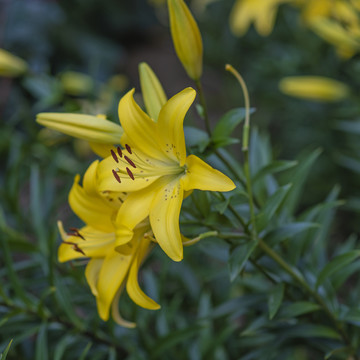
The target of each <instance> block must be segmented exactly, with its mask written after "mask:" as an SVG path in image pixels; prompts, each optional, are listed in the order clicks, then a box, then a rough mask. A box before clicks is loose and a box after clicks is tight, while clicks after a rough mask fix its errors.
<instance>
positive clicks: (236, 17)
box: [230, 0, 252, 36]
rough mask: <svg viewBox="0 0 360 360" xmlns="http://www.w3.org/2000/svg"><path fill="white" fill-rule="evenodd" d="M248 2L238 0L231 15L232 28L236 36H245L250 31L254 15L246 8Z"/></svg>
mask: <svg viewBox="0 0 360 360" xmlns="http://www.w3.org/2000/svg"><path fill="white" fill-rule="evenodd" d="M247 2H248V1H247ZM247 2H246V1H244V0H236V2H235V5H234V7H233V9H232V10H231V13H230V28H231V30H232V32H233V33H234V34H235V35H236V36H243V35H244V34H245V33H246V32H247V31H248V29H249V26H250V24H251V21H252V13H251V12H249V10H250V9H248V8H246V3H247Z"/></svg>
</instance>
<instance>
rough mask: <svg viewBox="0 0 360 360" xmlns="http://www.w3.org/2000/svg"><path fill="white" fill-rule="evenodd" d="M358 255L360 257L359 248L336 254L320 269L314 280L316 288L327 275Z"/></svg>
mask: <svg viewBox="0 0 360 360" xmlns="http://www.w3.org/2000/svg"><path fill="white" fill-rule="evenodd" d="M358 257H360V250H351V251H348V252H347V253H345V254H341V255H338V256H336V257H335V258H334V259H332V260H331V261H330V262H329V263H328V264H327V265H326V266H325V267H324V268H323V269H322V270H321V272H320V274H319V276H318V278H317V281H316V288H318V287H319V286H320V285H321V284H322V283H323V282H324V281H325V280H326V279H327V278H328V277H329V276H331V275H332V274H334V273H336V272H338V271H339V270H341V269H342V268H343V267H344V266H346V265H347V264H350V263H351V262H353V261H354V260H356V259H357V258H358Z"/></svg>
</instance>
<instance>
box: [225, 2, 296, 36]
mask: <svg viewBox="0 0 360 360" xmlns="http://www.w3.org/2000/svg"><path fill="white" fill-rule="evenodd" d="M289 1H290V0H237V1H236V3H235V5H234V7H233V9H232V11H231V14H230V28H231V30H232V32H233V33H234V34H235V35H237V36H243V35H244V34H245V33H246V32H247V31H248V29H249V27H250V25H251V23H252V22H253V23H254V25H255V28H256V31H257V32H258V33H259V34H260V35H261V36H268V35H269V34H270V33H271V32H272V30H273V28H274V23H275V18H276V12H277V9H278V7H279V5H280V4H282V3H285V2H289Z"/></svg>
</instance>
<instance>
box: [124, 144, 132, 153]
mask: <svg viewBox="0 0 360 360" xmlns="http://www.w3.org/2000/svg"><path fill="white" fill-rule="evenodd" d="M125 147H126V150H127V151H128V152H129V154H132V151H131V147H130V146H129V145H128V144H125Z"/></svg>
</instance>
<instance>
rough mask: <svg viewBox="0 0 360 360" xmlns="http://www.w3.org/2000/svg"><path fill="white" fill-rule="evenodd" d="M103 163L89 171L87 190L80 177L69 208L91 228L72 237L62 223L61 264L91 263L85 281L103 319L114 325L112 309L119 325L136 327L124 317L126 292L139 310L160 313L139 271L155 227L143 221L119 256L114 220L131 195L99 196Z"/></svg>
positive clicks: (70, 198)
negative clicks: (121, 307) (121, 310)
mask: <svg viewBox="0 0 360 360" xmlns="http://www.w3.org/2000/svg"><path fill="white" fill-rule="evenodd" d="M98 163H99V162H98V161H95V162H93V163H92V164H91V165H90V167H89V169H88V170H87V171H86V173H85V175H84V179H83V186H81V185H80V184H79V180H80V176H79V175H77V176H76V177H75V181H74V184H73V186H72V189H71V191H70V194H69V203H70V206H71V208H72V210H73V211H74V212H75V214H76V215H78V216H79V218H81V219H82V220H83V221H84V222H85V224H86V225H85V226H84V227H82V228H81V229H74V228H71V229H70V231H71V232H70V233H66V232H65V230H64V228H63V225H62V223H61V222H59V224H58V225H59V230H60V233H61V237H62V239H63V242H62V244H61V245H60V247H59V252H58V257H59V261H60V262H65V261H69V260H73V259H78V258H90V260H89V262H88V264H87V266H86V271H85V275H86V279H87V282H88V284H89V286H90V288H91V291H92V293H93V295H94V296H95V297H96V303H97V308H98V313H99V315H100V317H101V319H103V320H105V321H106V320H108V319H109V315H110V309H111V313H112V317H113V319H114V320H115V321H116V322H117V323H118V324H120V325H122V326H125V327H134V326H135V324H134V323H131V322H128V321H126V320H124V319H122V317H121V316H120V314H119V309H118V300H119V297H120V295H121V293H122V291H123V289H124V288H125V287H126V291H127V293H128V294H129V296H130V298H131V299H132V300H133V301H134V302H135V303H136V304H137V305H139V306H141V307H144V308H146V309H151V310H156V309H159V308H160V305H158V304H157V303H156V302H155V301H154V300H152V299H150V298H149V297H148V296H147V295H145V294H144V293H143V291H142V290H141V288H140V286H139V283H138V279H137V276H138V271H139V267H140V265H141V263H142V262H143V260H144V259H145V258H146V256H147V255H148V253H149V252H150V250H151V249H152V247H153V245H152V244H153V241H152V232H151V229H150V226H149V222H148V221H143V222H142V223H141V224H139V225H138V226H137V227H136V228H135V229H134V232H133V236H132V238H131V239H130V241H129V242H127V243H126V244H125V245H123V246H122V247H120V248H117V251H115V226H114V221H113V220H114V219H115V216H116V211H117V210H118V208H119V206H121V204H122V202H123V201H124V198H125V197H126V195H124V194H122V193H104V194H102V195H100V194H99V193H97V190H96V170H97V166H98Z"/></svg>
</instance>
